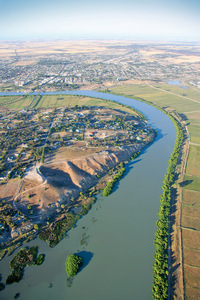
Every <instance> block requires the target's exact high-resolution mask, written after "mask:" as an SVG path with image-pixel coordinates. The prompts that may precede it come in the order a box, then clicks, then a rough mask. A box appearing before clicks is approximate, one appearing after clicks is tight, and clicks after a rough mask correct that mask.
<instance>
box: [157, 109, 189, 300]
mask: <svg viewBox="0 0 200 300" xmlns="http://www.w3.org/2000/svg"><path fill="white" fill-rule="evenodd" d="M167 115H168V114H167ZM168 116H169V117H170V119H171V120H172V122H173V123H174V126H175V128H176V132H177V137H176V142H175V146H174V149H173V152H172V154H171V157H170V160H169V166H168V168H167V174H166V175H165V177H164V181H163V186H162V189H163V193H162V195H161V197H160V202H161V205H160V208H159V212H158V217H159V220H158V221H157V223H156V225H157V228H158V229H157V231H156V233H155V236H156V237H155V241H154V244H155V246H156V251H155V255H154V264H153V287H152V293H153V299H155V300H156V299H157V300H158V299H159V300H164V299H167V298H168V231H169V215H170V201H171V187H172V184H173V182H174V176H175V168H176V165H177V162H178V157H179V153H180V148H181V145H182V142H183V132H182V127H181V125H180V124H179V122H178V121H177V120H176V119H174V118H172V117H171V116H170V115H168Z"/></svg>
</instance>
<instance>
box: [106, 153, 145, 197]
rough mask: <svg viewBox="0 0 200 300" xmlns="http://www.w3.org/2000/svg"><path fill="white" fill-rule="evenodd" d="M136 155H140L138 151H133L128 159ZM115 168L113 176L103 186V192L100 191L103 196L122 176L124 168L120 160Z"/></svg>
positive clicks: (109, 192) (132, 158)
mask: <svg viewBox="0 0 200 300" xmlns="http://www.w3.org/2000/svg"><path fill="white" fill-rule="evenodd" d="M138 155H140V151H138V152H136V153H133V155H132V156H131V157H130V160H134V159H135V158H136V157H137V156H138ZM117 169H118V172H117V174H116V175H114V176H113V178H112V180H111V181H109V182H107V184H106V186H105V188H104V189H103V192H102V196H103V197H106V196H108V195H110V194H111V193H112V191H113V188H114V186H115V184H116V182H117V181H119V180H120V179H121V178H122V176H123V175H124V173H125V171H126V169H125V168H124V163H123V162H121V163H120V164H119V165H118V167H117Z"/></svg>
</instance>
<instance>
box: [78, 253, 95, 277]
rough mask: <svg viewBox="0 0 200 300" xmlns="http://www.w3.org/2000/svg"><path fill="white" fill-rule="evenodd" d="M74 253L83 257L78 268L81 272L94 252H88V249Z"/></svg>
mask: <svg viewBox="0 0 200 300" xmlns="http://www.w3.org/2000/svg"><path fill="white" fill-rule="evenodd" d="M76 254H77V255H78V256H80V257H81V258H82V259H83V264H82V266H81V268H80V272H81V271H82V270H83V269H84V268H85V267H87V265H88V264H89V263H90V261H91V260H92V258H93V256H94V254H93V253H92V252H89V251H80V252H78V253H76Z"/></svg>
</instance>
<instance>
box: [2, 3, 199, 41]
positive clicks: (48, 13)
mask: <svg viewBox="0 0 200 300" xmlns="http://www.w3.org/2000/svg"><path fill="white" fill-rule="evenodd" d="M32 38H34V39H37V38H54V39H56V38H64V39H79V38H84V39H87V38H88V39H91V38H100V39H102V38H107V39H109V38H112V39H118V38H128V39H146V40H150V39H154V40H177V41H184V40H186V41H188V40H189V41H193V40H194V41H200V0H137V1H135V0H99V1H95V0H70V1H69V0H0V40H10V39H32Z"/></svg>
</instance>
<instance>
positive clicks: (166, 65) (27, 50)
mask: <svg viewBox="0 0 200 300" xmlns="http://www.w3.org/2000/svg"><path fill="white" fill-rule="evenodd" d="M42 45H43V46H42V47H41V45H40V48H38V49H37V43H36V46H35V44H34V43H33V44H31V43H28V42H27V43H23V42H21V43H18V44H17V45H16V44H13V45H12V44H11V45H9V47H10V51H9V52H6V51H5V48H4V47H5V45H4V44H2V47H1V44H0V78H1V80H0V82H1V83H0V91H2V92H3V91H27V92H31V91H48V90H55V91H58V90H66V89H67V90H71V89H73V90H74V89H80V88H87V87H88V88H91V86H94V85H95V86H96V87H98V86H109V85H110V84H119V83H120V82H121V83H126V82H130V81H131V82H132V81H133V80H134V81H138V80H139V81H145V80H147V81H153V82H159V81H165V82H167V81H168V80H173V79H176V80H177V79H178V80H183V81H185V82H187V83H188V84H190V85H191V86H196V87H200V83H199V82H200V68H199V63H198V61H199V60H198V52H195V49H196V46H195V45H190V44H186V45H185V46H184V50H183V45H182V44H180V45H179V44H176V45H174V44H173V43H172V44H171V45H169V44H167V45H165V44H153V43H152V44H150V45H149V44H145V43H144V44H140V45H139V44H137V43H134V42H133V43H130V42H129V43H127V44H126V43H123V45H122V43H120V42H119V43H118V44H116V42H115V44H112V43H111V42H107V43H106V42H105V41H104V42H103V43H102V46H97V45H94V44H91V42H88V43H82V44H78V43H76V42H74V43H71V44H69V43H65V42H64V41H59V42H58V46H57V47H60V48H59V49H55V47H53V46H52V45H51V44H50V45H49V44H48V43H46V44H45V43H43V44H42ZM3 46H4V47H3ZM47 46H49V49H48V48H47ZM70 46H71V47H70ZM92 47H94V49H95V47H96V51H95V50H94V49H93V50H91V48H92ZM47 49H48V52H49V53H45V54H44V55H42V53H43V52H45V50H46V51H47ZM70 49H72V50H70ZM132 83H133V82H132Z"/></svg>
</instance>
